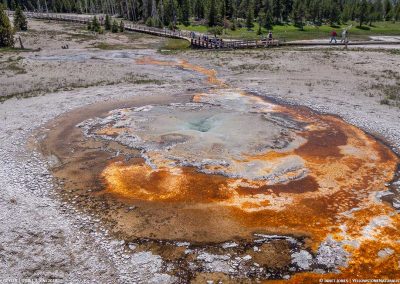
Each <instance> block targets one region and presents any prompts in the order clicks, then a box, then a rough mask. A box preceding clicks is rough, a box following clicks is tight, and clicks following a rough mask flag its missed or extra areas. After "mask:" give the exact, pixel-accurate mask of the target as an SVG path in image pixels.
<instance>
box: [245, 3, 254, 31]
mask: <svg viewBox="0 0 400 284" xmlns="http://www.w3.org/2000/svg"><path fill="white" fill-rule="evenodd" d="M253 20H254V6H253V1H252V0H249V1H248V8H247V15H246V28H247V29H248V30H251V28H252V27H254V24H253Z"/></svg>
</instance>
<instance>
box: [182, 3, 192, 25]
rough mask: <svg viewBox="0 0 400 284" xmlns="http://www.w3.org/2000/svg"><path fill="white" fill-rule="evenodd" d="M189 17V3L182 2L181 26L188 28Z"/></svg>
mask: <svg viewBox="0 0 400 284" xmlns="http://www.w3.org/2000/svg"><path fill="white" fill-rule="evenodd" d="M189 17H190V3H189V0H183V1H182V24H184V25H185V26H189V25H190V22H189Z"/></svg>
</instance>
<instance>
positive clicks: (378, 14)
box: [373, 0, 383, 21]
mask: <svg viewBox="0 0 400 284" xmlns="http://www.w3.org/2000/svg"><path fill="white" fill-rule="evenodd" d="M373 6H374V12H375V17H374V18H375V20H376V21H382V15H383V4H382V0H375V2H374V3H373Z"/></svg>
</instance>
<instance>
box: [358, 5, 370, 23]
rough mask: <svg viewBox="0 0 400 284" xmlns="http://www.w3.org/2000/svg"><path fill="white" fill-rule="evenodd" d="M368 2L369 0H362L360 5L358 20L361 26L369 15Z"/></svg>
mask: <svg viewBox="0 0 400 284" xmlns="http://www.w3.org/2000/svg"><path fill="white" fill-rule="evenodd" d="M367 13H368V2H367V0H361V3H360V6H359V7H358V21H359V23H360V27H362V25H363V24H364V23H365V21H366V19H367V17H368V15H367Z"/></svg>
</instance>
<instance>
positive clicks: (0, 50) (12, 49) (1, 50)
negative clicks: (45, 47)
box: [0, 47, 38, 53]
mask: <svg viewBox="0 0 400 284" xmlns="http://www.w3.org/2000/svg"><path fill="white" fill-rule="evenodd" d="M32 51H38V50H36V49H32V48H16V47H0V53H7V52H32Z"/></svg>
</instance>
